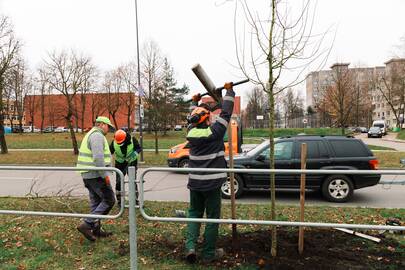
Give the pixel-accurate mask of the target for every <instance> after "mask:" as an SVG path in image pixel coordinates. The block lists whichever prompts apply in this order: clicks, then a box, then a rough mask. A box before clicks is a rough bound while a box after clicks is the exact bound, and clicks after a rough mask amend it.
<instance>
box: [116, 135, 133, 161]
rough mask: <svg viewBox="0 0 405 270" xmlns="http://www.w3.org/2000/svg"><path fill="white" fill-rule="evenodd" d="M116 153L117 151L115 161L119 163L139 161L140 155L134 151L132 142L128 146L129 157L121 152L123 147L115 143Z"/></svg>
mask: <svg viewBox="0 0 405 270" xmlns="http://www.w3.org/2000/svg"><path fill="white" fill-rule="evenodd" d="M114 151H115V161H117V162H119V163H124V162H128V163H131V162H133V161H135V160H137V159H138V153H137V152H136V151H135V150H134V143H133V142H132V139H131V143H130V144H128V145H127V155H126V156H124V154H123V153H122V151H121V146H120V145H119V144H117V143H116V142H115V141H114Z"/></svg>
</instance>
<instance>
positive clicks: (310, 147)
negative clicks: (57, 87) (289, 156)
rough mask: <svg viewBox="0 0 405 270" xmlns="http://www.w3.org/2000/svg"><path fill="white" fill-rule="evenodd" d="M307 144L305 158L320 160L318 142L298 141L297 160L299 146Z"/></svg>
mask: <svg viewBox="0 0 405 270" xmlns="http://www.w3.org/2000/svg"><path fill="white" fill-rule="evenodd" d="M302 143H306V144H307V158H308V159H309V158H320V157H321V155H320V151H319V144H320V143H322V141H320V140H316V141H315V140H311V141H298V149H297V152H298V155H297V158H301V144H302Z"/></svg>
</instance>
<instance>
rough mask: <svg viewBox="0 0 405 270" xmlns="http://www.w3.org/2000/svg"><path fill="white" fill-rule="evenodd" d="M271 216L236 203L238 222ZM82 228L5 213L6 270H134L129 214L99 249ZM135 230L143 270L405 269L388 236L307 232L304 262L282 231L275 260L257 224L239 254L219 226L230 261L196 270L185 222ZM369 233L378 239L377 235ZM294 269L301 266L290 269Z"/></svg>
mask: <svg viewBox="0 0 405 270" xmlns="http://www.w3.org/2000/svg"><path fill="white" fill-rule="evenodd" d="M297 204H298V201H297ZM187 206H188V204H187V203H178V202H146V208H147V212H148V214H150V215H152V216H154V215H156V216H173V215H174V210H175V209H186V208H187ZM0 209H15V210H36V211H44V210H45V211H61V212H78V213H86V212H87V211H88V206H87V201H86V200H82V199H78V198H71V199H66V198H30V199H28V198H20V199H16V198H1V200H0ZM222 209H223V212H222V217H224V218H228V217H230V206H229V205H228V204H226V205H223V207H222ZM115 211H117V208H115V209H114V212H115ZM269 215H270V210H269V206H268V205H238V208H237V216H238V218H243V219H268V217H269ZM277 215H278V220H289V221H295V220H297V219H298V217H299V212H298V207H295V206H280V207H278V208H277ZM404 216H405V209H368V208H345V207H332V208H331V207H307V209H306V216H305V220H306V221H320V222H339V223H342V222H347V223H363V224H364V223H370V224H385V220H386V219H387V218H389V217H397V218H401V217H402V218H403V217H404ZM79 222H80V221H79V220H78V219H68V218H46V217H32V216H31V217H28V216H13V215H3V216H2V217H1V219H0V265H1V269H4V270H11V269H38V270H40V269H86V270H90V269H129V248H128V232H129V229H128V217H127V214H126V213H125V214H124V216H123V217H122V218H119V219H116V220H109V221H105V222H104V224H105V226H104V227H105V229H107V230H110V231H113V232H114V235H113V236H112V237H111V238H109V239H100V240H98V241H97V242H96V243H94V244H92V243H89V242H88V241H87V240H84V238H83V237H81V236H80V235H79V233H78V232H77V231H76V229H75V227H76V226H77V224H78V223H79ZM137 224H138V225H137V226H138V228H137V232H138V263H139V269H230V268H233V269H258V268H259V266H263V265H265V264H270V265H272V264H275V265H276V266H279V267H278V269H326V268H322V267H323V266H324V267H330V266H331V265H339V266H341V268H340V269H349V268H350V267H351V266H356V269H404V268H403V267H405V260H404V256H403V254H404V252H405V239H404V236H403V235H396V236H394V235H392V234H388V233H387V234H384V236H385V237H384V238H382V242H381V243H379V244H377V243H374V242H371V241H368V240H365V239H362V238H358V237H354V236H352V235H347V234H344V233H342V232H337V231H335V230H333V229H316V228H313V229H309V228H308V229H306V232H305V250H304V255H303V256H299V255H298V254H297V239H298V232H297V229H296V228H289V227H282V228H279V229H278V231H279V233H278V241H279V244H278V250H279V253H278V257H277V259H276V260H273V259H271V255H270V249H269V245H270V234H269V227H266V226H254V225H244V226H242V225H238V233H239V237H240V245H241V246H240V248H242V249H236V250H232V249H231V245H230V243H231V238H230V236H231V226H230V225H220V235H219V239H218V246H220V247H223V248H224V249H225V251H226V257H225V258H224V259H223V260H221V261H219V262H217V263H212V264H209V265H197V266H195V267H191V266H189V265H187V264H186V263H185V262H184V260H182V255H183V246H184V233H185V227H186V225H185V224H183V223H159V222H148V221H146V220H144V219H143V218H141V217H140V216H138V218H137ZM366 233H368V234H371V235H376V236H377V232H376V231H369V232H366ZM258 236H260V237H262V238H257V237H258ZM263 236H265V237H263ZM243 247H247V249H243ZM249 247H250V249H249ZM198 251H199V250H198ZM294 265H295V266H296V267H298V268H296V267H293V268H291V266H294ZM328 265H329V266H328ZM283 266H284V267H286V266H289V267H287V268H283ZM319 267H320V268H319ZM266 269H269V267H266ZM272 269H273V268H272ZM328 269H329V268H328Z"/></svg>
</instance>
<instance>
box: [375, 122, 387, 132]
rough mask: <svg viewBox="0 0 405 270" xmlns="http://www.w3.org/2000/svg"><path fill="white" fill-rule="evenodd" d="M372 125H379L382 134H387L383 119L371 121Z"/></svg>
mask: <svg viewBox="0 0 405 270" xmlns="http://www.w3.org/2000/svg"><path fill="white" fill-rule="evenodd" d="M373 127H379V128H380V129H381V132H382V134H383V135H387V129H388V127H387V124H386V123H385V121H384V120H375V121H374V122H373Z"/></svg>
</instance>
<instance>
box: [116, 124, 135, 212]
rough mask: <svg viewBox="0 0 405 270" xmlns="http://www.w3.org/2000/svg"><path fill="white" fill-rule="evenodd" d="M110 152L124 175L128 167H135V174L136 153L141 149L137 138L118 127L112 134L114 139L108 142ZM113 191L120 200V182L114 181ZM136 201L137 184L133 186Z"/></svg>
mask: <svg viewBox="0 0 405 270" xmlns="http://www.w3.org/2000/svg"><path fill="white" fill-rule="evenodd" d="M110 151H111V154H114V158H115V168H117V169H118V170H120V171H121V172H122V174H123V175H124V176H125V175H126V174H127V173H128V167H130V166H133V167H135V175H136V171H137V169H138V155H139V153H140V152H141V151H142V148H141V146H140V145H139V142H138V140H137V139H136V138H135V137H132V138H131V135H130V134H129V133H128V132H125V131H124V130H122V129H119V130H117V131H116V132H115V134H114V140H113V141H112V142H111V144H110ZM115 192H116V195H117V201H120V200H121V195H122V194H121V182H120V181H116V183H115ZM135 192H136V202H137V204H138V186H137V185H136V186H135Z"/></svg>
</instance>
